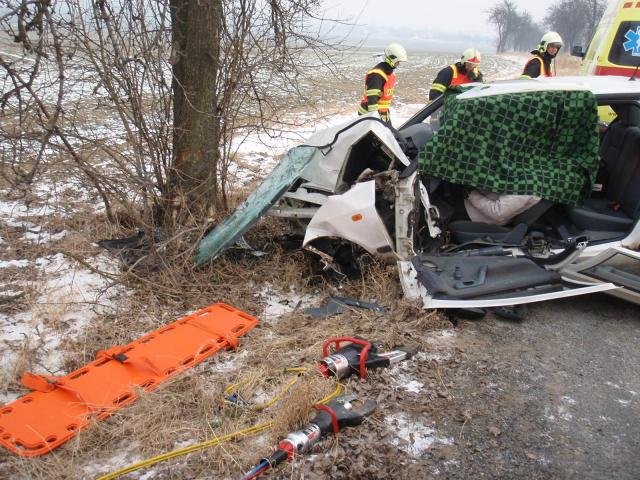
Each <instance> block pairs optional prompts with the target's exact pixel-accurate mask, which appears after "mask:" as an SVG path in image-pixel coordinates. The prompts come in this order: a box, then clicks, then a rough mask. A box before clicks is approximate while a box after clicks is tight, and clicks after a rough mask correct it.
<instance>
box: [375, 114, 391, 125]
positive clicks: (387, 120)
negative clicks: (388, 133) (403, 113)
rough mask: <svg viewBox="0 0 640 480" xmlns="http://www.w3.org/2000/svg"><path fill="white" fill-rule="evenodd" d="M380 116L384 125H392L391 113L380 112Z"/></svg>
mask: <svg viewBox="0 0 640 480" xmlns="http://www.w3.org/2000/svg"><path fill="white" fill-rule="evenodd" d="M378 113H379V114H380V119H381V120H382V121H383V122H384V123H388V124H391V112H378Z"/></svg>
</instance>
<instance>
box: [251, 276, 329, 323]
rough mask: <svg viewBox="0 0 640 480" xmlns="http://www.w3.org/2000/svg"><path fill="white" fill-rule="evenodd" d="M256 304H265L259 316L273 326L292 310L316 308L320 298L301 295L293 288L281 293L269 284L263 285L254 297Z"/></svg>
mask: <svg viewBox="0 0 640 480" xmlns="http://www.w3.org/2000/svg"><path fill="white" fill-rule="evenodd" d="M254 296H255V297H256V300H258V302H262V303H265V307H264V309H263V311H262V314H261V315H259V317H260V319H261V320H262V321H263V322H266V323H270V324H274V323H277V321H278V319H279V318H280V317H281V316H282V315H285V314H288V313H291V312H293V311H294V310H299V309H305V308H308V307H314V306H317V305H318V304H319V303H320V302H321V300H322V298H321V297H320V296H317V295H301V294H299V293H296V291H295V290H294V289H293V288H290V289H289V291H288V292H283V291H281V290H280V289H278V288H275V287H274V286H273V285H271V284H264V285H262V287H261V290H260V291H259V292H257V293H256V294H255V295H254Z"/></svg>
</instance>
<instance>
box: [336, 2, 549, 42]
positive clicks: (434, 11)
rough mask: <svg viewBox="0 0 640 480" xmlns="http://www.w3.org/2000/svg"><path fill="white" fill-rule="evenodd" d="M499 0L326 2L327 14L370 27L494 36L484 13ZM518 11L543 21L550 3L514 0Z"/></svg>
mask: <svg viewBox="0 0 640 480" xmlns="http://www.w3.org/2000/svg"><path fill="white" fill-rule="evenodd" d="M497 3H500V0H442V1H434V0H431V1H425V0H345V1H342V2H339V1H337V0H327V5H328V6H330V10H329V11H328V13H329V14H332V15H340V16H342V17H346V16H349V17H351V18H352V21H354V22H356V23H359V24H366V25H370V26H384V25H389V24H392V25H394V26H406V27H408V28H411V29H423V28H424V29H433V30H438V31H441V30H448V31H452V32H455V31H460V32H466V33H474V34H482V33H485V34H486V33H487V29H489V30H490V32H489V33H491V34H492V33H493V30H494V29H493V27H491V26H490V25H488V24H487V16H488V15H487V11H488V10H489V9H490V8H491V7H492V6H494V5H496V4H497ZM514 3H515V4H516V6H517V7H518V11H520V12H524V11H528V12H529V13H530V14H531V16H532V17H533V18H534V20H536V21H538V22H542V19H543V18H544V16H545V14H546V10H547V8H548V7H549V6H550V5H552V4H555V3H557V1H552V0H515V1H514Z"/></svg>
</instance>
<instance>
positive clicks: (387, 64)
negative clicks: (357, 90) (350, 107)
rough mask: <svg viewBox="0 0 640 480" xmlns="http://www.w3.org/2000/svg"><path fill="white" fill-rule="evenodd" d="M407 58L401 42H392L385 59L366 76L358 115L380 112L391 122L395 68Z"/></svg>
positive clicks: (382, 117)
mask: <svg viewBox="0 0 640 480" xmlns="http://www.w3.org/2000/svg"><path fill="white" fill-rule="evenodd" d="M406 60H407V52H406V50H405V49H404V47H403V46H402V45H400V44H399V43H390V44H389V45H388V46H387V48H385V49H384V60H383V61H382V62H380V63H378V64H377V65H376V66H375V67H373V68H372V69H371V70H369V71H368V72H367V73H366V75H365V78H364V85H365V86H364V94H363V96H362V100H360V107H359V108H358V115H363V114H365V113H369V112H378V114H379V115H380V118H381V119H382V120H383V121H384V122H386V123H389V124H390V123H391V111H390V108H391V100H392V99H393V90H394V88H395V84H396V75H395V73H394V70H395V69H396V67H397V66H398V65H399V64H400V62H405V61H406Z"/></svg>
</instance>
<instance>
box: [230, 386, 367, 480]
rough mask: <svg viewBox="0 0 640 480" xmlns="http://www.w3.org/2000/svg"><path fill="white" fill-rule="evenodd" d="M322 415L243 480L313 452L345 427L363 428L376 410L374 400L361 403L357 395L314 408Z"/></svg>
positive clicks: (284, 440)
mask: <svg viewBox="0 0 640 480" xmlns="http://www.w3.org/2000/svg"><path fill="white" fill-rule="evenodd" d="M314 408H316V409H317V410H319V412H318V414H317V415H316V416H315V417H314V418H313V420H311V422H310V423H309V424H308V425H307V426H305V427H304V428H303V429H302V430H299V431H297V432H292V433H290V434H288V435H287V437H286V438H284V439H283V440H281V441H280V443H278V447H277V449H276V451H275V452H274V453H273V454H272V455H271V456H270V457H268V458H263V459H262V460H260V463H258V465H256V466H255V467H254V468H252V469H251V470H250V471H249V472H247V474H246V475H245V476H244V477H242V480H250V479H253V478H258V476H259V475H261V474H262V473H264V472H265V471H266V470H268V469H269V468H273V467H275V466H276V465H278V464H279V463H282V462H283V461H285V460H288V459H290V458H293V457H294V456H295V455H300V454H302V453H306V452H309V451H310V450H311V448H312V447H313V446H314V445H315V444H316V443H317V442H318V441H319V440H320V439H321V438H322V437H324V436H325V435H326V434H328V433H337V432H339V431H340V429H342V428H345V427H355V426H357V425H360V424H361V423H362V421H363V420H364V417H367V416H369V415H371V414H372V413H373V412H374V411H375V409H376V403H375V402H374V401H373V400H367V401H365V402H360V401H358V398H357V396H356V395H355V394H349V395H342V396H340V397H337V398H335V399H334V400H331V401H330V402H328V403H326V404H317V405H314Z"/></svg>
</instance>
